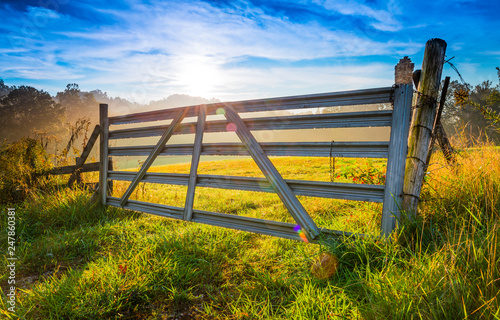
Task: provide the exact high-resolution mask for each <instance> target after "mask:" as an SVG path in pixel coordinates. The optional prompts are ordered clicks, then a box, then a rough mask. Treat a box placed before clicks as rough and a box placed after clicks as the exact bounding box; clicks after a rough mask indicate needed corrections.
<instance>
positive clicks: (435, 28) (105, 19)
mask: <svg viewBox="0 0 500 320" xmlns="http://www.w3.org/2000/svg"><path fill="white" fill-rule="evenodd" d="M0 21H1V22H0V29H1V33H0V34H1V36H0V78H1V79H3V80H4V81H5V83H6V84H7V85H18V86H19V85H30V86H34V87H36V88H38V89H43V90H45V91H48V92H49V93H50V94H52V95H55V94H56V93H57V92H59V91H63V90H64V88H65V86H66V85H67V84H68V83H77V84H79V86H80V89H82V91H90V90H94V89H100V90H102V91H104V92H107V93H108V95H109V96H113V97H116V96H120V97H122V98H126V99H129V100H131V101H135V102H140V103H147V102H149V101H151V100H159V99H162V98H165V97H168V96H170V95H172V94H188V95H192V96H201V97H205V98H216V99H220V100H222V101H230V100H244V99H254V98H266V97H278V96H289V95H300V94H313V93H322V92H332V91H343V90H351V89H363V88H374V87H382V86H391V85H392V84H393V82H394V66H395V65H396V63H397V62H398V61H399V59H401V58H403V57H404V56H409V57H410V58H411V59H412V61H413V62H414V63H415V68H416V69H418V68H420V67H421V63H422V58H423V53H424V48H425V43H426V41H427V40H429V39H431V38H441V39H443V40H445V41H446V42H447V44H448V47H447V52H446V55H447V59H449V58H452V57H455V58H453V59H452V60H451V62H452V63H453V64H454V65H455V66H456V67H457V68H458V70H459V71H460V73H461V74H462V76H463V78H464V79H465V81H467V82H468V83H471V84H477V83H480V82H482V81H484V80H490V81H492V82H493V83H494V84H498V76H497V71H496V69H495V67H497V66H498V67H500V1H499V0H493V1H460V0H455V1H442V0H431V1H428V0H419V1H414V0H404V1H403V0H401V1H400V0H392V1H377V0H368V1H361V0H353V1H350V0H310V1H309V0H299V1H279V0H269V1H260V0H255V1H226V0H220V1H196V0H195V1H183V0H175V1H136V0H122V1H110V0H101V1H94V0H33V1H31V0H29V1H17V0H7V1H5V0H3V1H1V2H0ZM445 76H450V77H451V79H452V80H458V75H457V74H456V73H455V71H453V69H452V68H451V67H450V66H448V65H445V67H444V70H443V78H444V77H445Z"/></svg>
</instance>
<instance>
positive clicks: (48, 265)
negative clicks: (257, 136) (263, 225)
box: [0, 148, 500, 319]
mask: <svg viewBox="0 0 500 320" xmlns="http://www.w3.org/2000/svg"><path fill="white" fill-rule="evenodd" d="M272 161H273V162H274V163H275V165H276V167H277V168H278V170H279V171H280V172H281V173H282V174H283V176H284V177H285V178H286V179H311V180H320V181H321V180H322V181H329V180H330V173H329V170H330V167H329V162H328V159H320V158H273V159H272ZM458 161H459V164H458V165H457V166H456V167H453V168H452V167H449V166H447V165H446V164H445V163H444V161H443V159H442V158H441V155H440V154H437V155H436V156H435V157H434V158H433V160H432V166H431V167H430V168H429V173H428V175H427V177H426V184H425V188H424V190H423V193H422V199H423V201H422V203H421V205H420V215H419V218H418V219H417V221H416V222H413V223H405V224H404V225H403V227H402V228H400V229H399V230H398V232H397V233H395V234H394V237H393V238H392V241H391V242H381V241H380V240H377V239H376V238H370V237H369V238H366V239H364V240H363V241H359V240H353V239H349V238H343V239H339V240H338V241H335V242H331V243H325V244H322V245H313V244H306V243H303V242H298V241H292V240H285V239H280V238H273V237H269V236H263V235H258V234H252V233H247V232H242V231H234V230H229V229H224V228H218V227H211V226H206V225H200V224H195V223H188V222H183V221H176V220H170V219H166V218H161V217H156V216H151V215H147V214H141V213H136V212H130V211H126V210H122V209H118V208H113V207H108V208H104V207H102V206H100V205H96V204H92V202H90V201H89V199H90V193H89V192H88V191H86V190H83V189H73V190H71V189H67V188H64V187H58V186H57V184H56V185H55V186H53V187H51V188H48V189H46V190H44V191H40V192H37V193H35V194H33V195H32V196H31V198H30V199H29V200H28V201H25V202H23V203H18V204H14V205H13V206H14V207H15V210H16V219H17V226H16V231H17V252H16V254H17V257H18V261H17V267H16V287H17V289H18V292H17V293H18V295H17V305H16V312H15V313H11V312H8V311H7V308H8V305H7V304H6V303H5V301H6V298H7V297H6V294H7V290H8V285H7V279H8V270H7V260H6V259H7V255H6V254H4V252H6V250H2V254H3V256H2V259H1V260H2V262H1V264H0V274H1V276H0V285H1V288H2V302H1V303H2V305H1V310H2V311H1V312H2V313H3V315H4V316H5V318H13V319H16V318H20V319H500V302H499V300H498V293H499V291H500V279H499V278H500V252H498V249H499V248H498V243H499V239H498V238H499V236H500V226H499V213H500V150H498V149H494V148H478V149H476V150H473V151H471V152H468V153H464V154H463V155H462V156H460V157H459V158H458ZM154 170H159V171H166V170H168V171H169V172H179V173H188V172H189V165H182V164H181V165H171V166H168V167H157V168H154ZM367 170H371V171H369V172H370V174H366V172H367ZM383 170H384V168H383V163H382V162H380V161H377V160H372V161H369V160H366V159H358V160H354V159H342V160H341V159H339V160H338V161H337V163H336V176H335V179H336V181H340V182H354V183H361V182H365V181H366V179H371V178H370V177H372V176H373V174H374V173H375V174H378V175H379V177H380V176H381V175H382V174H383ZM349 172H350V173H349ZM352 172H354V174H352ZM200 173H203V174H228V173H229V174H231V175H243V176H246V175H248V176H259V175H260V176H262V175H261V174H259V172H258V168H257V167H256V166H255V165H253V164H252V162H251V161H250V160H238V161H232V162H228V161H220V162H204V163H202V165H201V167H200ZM88 179H94V180H95V177H88ZM373 181H375V182H377V181H378V180H373ZM126 186H127V183H125V182H123V183H116V184H115V192H117V193H119V192H123V191H124V190H125V188H126ZM185 191H186V188H185V187H175V186H173V187H168V188H167V187H163V186H162V187H159V186H155V185H152V184H144V185H141V186H139V188H138V190H137V191H136V192H134V194H133V199H141V200H145V201H150V202H157V203H165V204H170V205H176V206H183V204H184V199H185V195H184V194H185ZM199 191H200V192H199V194H198V195H197V197H196V199H195V208H203V209H204V210H211V211H217V212H223V213H231V214H242V215H247V216H256V217H261V218H262V217H263V218H266V219H273V220H279V221H289V220H287V219H289V218H288V215H287V212H286V210H285V209H284V208H283V205H282V204H281V203H280V201H279V199H278V198H277V196H276V195H273V194H265V193H260V192H239V191H238V192H236V191H227V190H215V189H213V190H210V189H203V188H200V190H199ZM300 200H301V202H302V203H303V204H304V207H305V208H306V209H307V210H308V211H309V212H310V214H311V216H313V217H314V219H315V220H316V222H317V223H318V224H319V225H321V226H325V227H332V228H339V229H342V230H348V231H357V232H359V231H361V232H365V233H368V234H371V233H376V232H377V230H378V225H379V222H380V215H381V212H380V211H381V205H380V204H368V203H363V202H353V201H341V200H328V199H326V200H325V199H319V198H305V197H301V198H300ZM2 212H5V209H4V210H3V211H2ZM2 216H3V217H4V216H5V215H2ZM0 225H1V227H2V233H1V234H0V241H1V243H2V248H4V246H6V244H7V232H6V231H4V230H7V228H6V227H7V220H6V218H4V219H2V221H1V222H0ZM323 252H329V253H331V254H333V255H334V256H335V257H336V258H337V259H338V261H339V268H338V269H337V272H336V273H335V274H334V275H333V276H332V277H330V278H328V279H318V278H317V277H315V276H314V275H313V274H312V273H311V271H310V269H311V265H312V264H313V262H314V260H315V259H317V258H318V256H319V255H320V253H323Z"/></svg>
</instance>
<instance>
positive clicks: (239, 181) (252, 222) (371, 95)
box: [99, 84, 413, 242]
mask: <svg viewBox="0 0 500 320" xmlns="http://www.w3.org/2000/svg"><path fill="white" fill-rule="evenodd" d="M412 94H413V90H412V85H408V84H402V85H395V86H393V87H384V88H375V89H366V90H357V91H345V92H334V93H324V94H315V95H304V96H293V97H284V98H273V99H262V100H249V101H239V102H224V103H214V104H207V105H197V106H188V107H181V108H175V109H165V110H160V111H151V112H143V113H135V114H128V115H121V116H114V117H108V106H107V105H105V104H101V105H100V129H101V134H100V138H101V141H100V154H101V158H100V176H99V180H100V183H99V185H100V186H108V184H109V182H110V181H112V180H122V181H132V182H131V184H130V185H129V187H128V189H127V190H126V192H125V193H124V194H123V195H122V196H121V198H118V197H112V196H110V195H109V190H108V188H109V187H106V188H100V190H99V196H100V199H101V202H102V204H104V205H111V206H116V207H123V208H126V209H130V210H135V211H141V212H146V213H150V214H155V215H160V216H164V217H168V218H174V219H180V220H187V221H193V222H199V223H204V224H209V225H215V226H221V227H227V228H232V229H238V230H243V231H250V232H255V233H261V234H267V235H272V236H277V237H283V238H289V239H295V240H300V239H301V238H300V236H299V234H298V233H297V232H296V230H297V228H298V226H300V228H301V231H303V232H304V233H305V235H306V236H307V238H308V239H309V241H313V242H314V241H317V240H318V239H319V238H320V235H322V234H323V235H325V236H332V235H333V236H335V235H341V234H346V232H343V231H337V230H328V229H325V228H319V227H318V226H317V225H316V224H315V222H314V221H313V219H312V218H311V217H310V216H309V214H308V213H307V212H306V210H305V209H304V207H303V206H302V204H301V203H300V202H299V200H298V199H297V197H296V196H298V195H303V196H313V197H324V198H334V199H347V200H358V201H372V202H383V213H382V222H381V231H382V234H383V235H389V234H390V233H391V231H392V230H393V229H394V227H395V225H396V220H397V219H398V218H399V215H400V211H399V208H400V203H401V199H402V190H403V180H404V172H405V160H406V153H407V139H408V131H409V124H410V112H411V102H412ZM380 103H391V104H392V105H393V110H376V111H363V112H347V113H324V114H308V115H304V114H296V115H286V116H271V117H250V118H244V119H242V118H241V117H240V113H253V112H259V111H261V112H262V111H275V110H292V109H302V110H305V109H310V108H321V107H334V106H349V105H363V104H380ZM215 114H224V116H225V118H226V119H225V120H207V118H206V116H207V115H215ZM185 117H197V121H196V122H191V123H184V122H183V119H184V118H185ZM166 119H172V122H171V123H170V124H169V125H161V126H146V127H140V128H127V129H119V130H112V131H110V130H109V126H110V125H119V124H135V123H141V122H148V121H157V120H166ZM228 124H231V125H230V127H231V128H230V131H234V132H236V134H237V136H238V137H239V139H240V140H241V143H203V142H202V141H203V134H204V133H206V132H226V131H227V128H228ZM193 127H195V140H194V143H193V144H169V145H167V146H166V143H167V142H168V140H169V139H170V138H171V137H172V136H173V135H182V134H190V133H193ZM352 127H356V128H364V127H365V128H366V127H390V128H391V133H390V141H383V142H333V143H330V142H295V143H288V142H287V143H278V142H265V143H259V142H258V141H257V140H256V138H255V137H254V135H253V134H252V132H253V131H257V130H288V129H312V128H352ZM152 136H161V138H160V139H159V141H158V143H157V144H156V145H155V146H132V147H110V146H109V142H110V140H115V139H126V138H138V137H152ZM145 155H147V156H148V157H147V159H146V161H145V162H144V163H143V165H142V167H141V168H140V170H139V171H138V172H127V171H112V170H109V167H108V165H109V161H108V160H109V157H117V156H145ZM158 155H192V161H191V171H190V174H173V173H153V172H150V173H148V172H147V171H148V169H149V167H150V166H151V164H152V163H153V161H154V160H155V158H156V157H157V156H158ZM201 155H224V156H226V155H250V156H251V157H252V158H253V160H254V161H255V162H256V164H257V165H258V167H259V168H260V169H261V171H262V172H263V173H264V176H265V178H256V177H237V176H216V175H198V174H197V168H198V164H199V161H200V156H201ZM268 156H314V157H331V156H333V157H367V158H387V159H388V160H387V172H386V183H385V185H366V184H351V183H337V182H318V181H303V180H285V179H283V178H282V176H281V175H280V174H279V172H278V171H277V169H276V168H275V167H274V165H273V164H272V163H271V161H270V160H269V158H268ZM140 182H148V183H160V184H171V185H184V186H186V185H187V186H188V188H187V196H186V201H185V206H184V207H183V208H182V207H173V206H168V205H163V204H155V203H148V202H143V201H135V200H129V197H130V195H131V194H132V192H133V191H134V189H135V188H136V187H137V185H138V184H139V183H140ZM197 186H198V187H209V188H223V189H235V190H246V191H263V192H276V193H277V194H278V196H279V198H280V199H281V201H282V202H283V203H284V205H285V207H286V208H287V210H288V212H289V213H290V214H291V216H292V217H293V219H294V220H295V222H296V224H293V223H284V222H276V221H271V220H264V219H257V218H250V217H244V216H238V215H231V214H222V213H217V212H207V211H202V210H193V201H194V200H193V199H194V195H195V188H196V187H197Z"/></svg>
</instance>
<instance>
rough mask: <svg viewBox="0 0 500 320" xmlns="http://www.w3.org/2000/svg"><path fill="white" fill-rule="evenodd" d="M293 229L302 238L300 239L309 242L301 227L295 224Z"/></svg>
mask: <svg viewBox="0 0 500 320" xmlns="http://www.w3.org/2000/svg"><path fill="white" fill-rule="evenodd" d="M293 231H295V232H297V233H298V234H299V237H300V238H301V239H302V241H304V242H307V243H309V240H307V237H306V234H305V233H304V231H302V228H301V226H300V225H296V226H295V227H294V228H293Z"/></svg>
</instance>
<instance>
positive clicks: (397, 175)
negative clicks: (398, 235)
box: [381, 84, 413, 237]
mask: <svg viewBox="0 0 500 320" xmlns="http://www.w3.org/2000/svg"><path fill="white" fill-rule="evenodd" d="M412 89H413V88H412V85H411V84H410V85H409V84H400V85H398V87H397V88H396V89H395V90H394V111H393V112H392V126H391V138H390V139H391V140H390V143H389V157H388V159H387V171H386V176H385V181H386V182H385V193H384V206H383V209H382V224H381V228H382V234H383V236H386V237H388V236H389V235H390V233H391V232H392V230H393V229H394V228H395V227H396V221H397V220H399V218H400V209H401V202H402V200H403V183H404V175H405V164H406V155H407V151H408V131H409V128H410V116H411V101H412V97H413V90H412Z"/></svg>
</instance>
